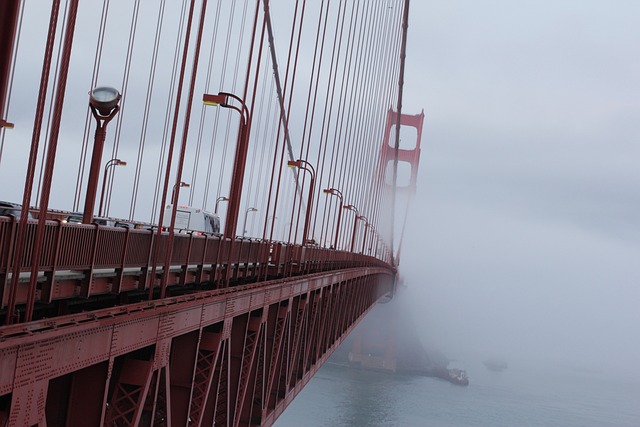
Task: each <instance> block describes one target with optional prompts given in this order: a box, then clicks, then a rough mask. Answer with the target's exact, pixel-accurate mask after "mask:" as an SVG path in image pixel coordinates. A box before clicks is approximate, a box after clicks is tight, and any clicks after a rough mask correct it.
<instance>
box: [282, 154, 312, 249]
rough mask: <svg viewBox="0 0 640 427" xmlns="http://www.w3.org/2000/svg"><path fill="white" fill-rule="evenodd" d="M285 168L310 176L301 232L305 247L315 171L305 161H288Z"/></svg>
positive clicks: (309, 221)
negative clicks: (307, 173) (305, 172)
mask: <svg viewBox="0 0 640 427" xmlns="http://www.w3.org/2000/svg"><path fill="white" fill-rule="evenodd" d="M287 166H289V167H290V168H298V169H302V170H304V171H307V172H309V174H311V180H310V182H309V202H308V203H307V214H306V216H305V219H304V231H303V232H302V244H303V245H306V244H307V240H308V236H309V225H310V223H311V207H312V205H313V187H314V184H315V180H316V170H315V169H314V168H313V166H311V163H309V162H307V161H306V160H296V161H292V160H289V161H288V162H287Z"/></svg>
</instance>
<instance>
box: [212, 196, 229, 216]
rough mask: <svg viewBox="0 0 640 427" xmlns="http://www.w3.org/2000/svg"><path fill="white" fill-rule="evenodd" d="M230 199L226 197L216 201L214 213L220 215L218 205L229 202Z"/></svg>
mask: <svg viewBox="0 0 640 427" xmlns="http://www.w3.org/2000/svg"><path fill="white" fill-rule="evenodd" d="M228 201H229V198H228V197H225V196H220V197H218V198H217V199H216V209H215V210H214V211H213V213H215V214H217V213H218V205H219V204H220V202H228Z"/></svg>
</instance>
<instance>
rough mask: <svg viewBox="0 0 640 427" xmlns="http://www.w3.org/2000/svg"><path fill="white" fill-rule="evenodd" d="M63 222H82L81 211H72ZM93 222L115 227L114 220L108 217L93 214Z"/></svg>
mask: <svg viewBox="0 0 640 427" xmlns="http://www.w3.org/2000/svg"><path fill="white" fill-rule="evenodd" d="M63 222H69V223H72V224H82V214H81V213H74V214H71V215H69V216H67V217H66V218H65V219H64V220H63ZM93 223H94V224H98V225H106V226H108V227H115V225H116V223H115V221H114V220H112V219H110V218H101V217H97V216H94V217H93Z"/></svg>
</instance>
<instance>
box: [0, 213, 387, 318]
mask: <svg viewBox="0 0 640 427" xmlns="http://www.w3.org/2000/svg"><path fill="white" fill-rule="evenodd" d="M18 225H19V224H18V222H17V221H16V220H15V219H14V218H12V217H0V295H1V296H2V300H1V305H0V309H1V310H6V308H7V305H8V301H9V297H8V296H9V292H10V289H11V288H10V287H11V286H12V280H11V279H12V271H13V266H14V263H16V262H17V263H19V265H20V272H21V276H20V278H19V280H18V283H17V289H14V292H15V295H16V304H17V308H18V310H20V309H21V304H25V303H26V299H27V294H28V289H29V286H31V284H30V272H31V269H32V264H33V262H34V260H33V259H32V258H33V251H34V244H35V240H36V239H35V235H36V228H37V225H38V223H37V220H28V224H27V230H26V234H25V236H26V237H25V241H24V242H23V250H22V253H21V254H20V255H19V256H16V254H15V253H13V248H14V247H15V245H14V244H15V241H14V240H15V238H16V235H17V229H18ZM168 237H169V235H168V233H166V232H163V233H162V234H161V235H160V237H159V239H160V241H159V244H158V247H157V255H156V259H155V262H154V259H153V256H152V254H153V248H154V240H155V239H156V238H157V234H156V232H154V231H153V230H141V229H130V228H120V227H107V226H99V225H96V224H75V223H65V222H61V221H57V220H55V221H47V222H46V224H45V231H44V239H43V243H42V248H41V252H40V257H39V258H40V259H39V260H38V263H37V264H38V268H37V271H38V272H39V276H38V278H37V291H38V293H37V298H36V302H38V303H41V304H42V303H44V304H49V303H52V302H53V301H56V300H68V299H75V300H78V299H80V300H82V299H87V298H90V297H92V296H97V295H118V294H121V293H127V292H134V291H137V292H138V293H145V292H141V291H145V290H146V291H148V290H149V288H150V287H158V286H159V284H160V277H161V275H162V274H163V267H164V264H165V258H166V255H167V250H168V240H169V239H168ZM154 264H155V268H156V275H155V276H153V274H152V270H153V267H154ZM170 266H171V267H170V270H169V272H168V273H167V274H168V280H167V284H168V286H174V285H178V286H185V285H189V284H205V285H206V286H208V287H214V288H219V287H225V286H233V285H235V284H243V283H250V282H257V281H260V280H266V279H274V278H284V277H288V276H293V275H300V274H312V273H316V272H322V271H328V270H338V269H346V268H356V267H369V266H381V267H387V268H390V265H389V262H388V260H384V259H377V258H374V257H371V256H367V255H363V254H355V253H350V252H345V251H338V250H334V249H328V248H321V247H310V246H301V245H294V244H287V243H283V242H268V241H262V240H258V239H251V238H241V237H238V238H236V239H235V240H233V241H232V240H230V239H224V238H223V237H221V236H219V235H205V234H201V233H190V234H185V233H176V234H175V235H174V237H173V245H172V250H171V260H170ZM42 273H44V274H42ZM152 276H153V277H152ZM115 303H116V302H114V304H115ZM43 315H44V314H43ZM46 315H47V316H51V315H55V313H53V314H52V313H46ZM18 317H19V316H18Z"/></svg>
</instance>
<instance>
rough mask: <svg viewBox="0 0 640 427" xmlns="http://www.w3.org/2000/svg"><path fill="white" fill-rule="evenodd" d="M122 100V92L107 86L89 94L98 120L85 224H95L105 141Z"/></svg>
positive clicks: (93, 113)
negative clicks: (110, 123)
mask: <svg viewBox="0 0 640 427" xmlns="http://www.w3.org/2000/svg"><path fill="white" fill-rule="evenodd" d="M120 98H121V95H120V92H118V91H117V90H116V89H114V88H112V87H107V86H101V87H97V88H95V89H93V90H92V91H91V92H89V108H90V109H91V114H92V115H93V117H94V118H95V119H96V133H95V137H94V144H93V154H92V156H91V168H90V169H89V180H88V182H87V195H86V197H85V201H84V213H83V215H82V222H83V223H85V224H90V223H91V222H93V208H94V206H95V204H96V192H97V190H98V177H99V175H100V162H101V161H102V150H103V149H104V141H105V139H106V137H107V124H108V123H109V122H110V121H111V119H113V118H114V117H115V115H116V114H117V113H118V111H119V110H120V107H119V106H118V103H119V102H120Z"/></svg>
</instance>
